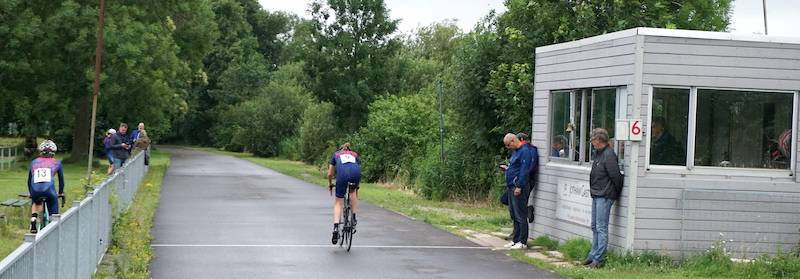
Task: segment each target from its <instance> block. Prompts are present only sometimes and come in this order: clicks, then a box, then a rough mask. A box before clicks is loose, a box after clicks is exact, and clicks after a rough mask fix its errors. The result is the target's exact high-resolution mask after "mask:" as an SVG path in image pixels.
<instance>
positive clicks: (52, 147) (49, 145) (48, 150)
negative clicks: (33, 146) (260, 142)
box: [39, 140, 58, 155]
mask: <svg viewBox="0 0 800 279" xmlns="http://www.w3.org/2000/svg"><path fill="white" fill-rule="evenodd" d="M56 151H58V146H56V143H55V142H53V141H52V140H45V141H43V142H42V143H41V144H39V153H40V154H42V155H55V154H56Z"/></svg>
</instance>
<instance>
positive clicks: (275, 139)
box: [213, 83, 309, 156]
mask: <svg viewBox="0 0 800 279" xmlns="http://www.w3.org/2000/svg"><path fill="white" fill-rule="evenodd" d="M308 96H309V93H307V91H306V90H305V89H304V88H303V87H300V86H296V85H290V84H281V83H270V84H269V85H267V86H266V87H264V88H263V90H262V92H261V93H260V94H259V95H258V96H256V97H255V98H253V99H250V100H247V101H244V102H242V103H240V104H237V105H235V106H231V107H229V108H228V109H226V110H224V111H223V112H222V113H221V115H220V118H219V121H218V123H217V125H216V126H215V128H214V130H213V134H214V139H215V141H216V143H217V145H218V146H220V147H222V148H224V149H225V150H229V151H248V152H252V153H253V154H254V155H256V156H275V155H278V151H279V150H278V145H279V143H280V142H281V140H283V139H285V138H288V137H291V136H292V135H294V134H295V132H296V127H297V125H299V124H300V117H301V114H302V113H303V110H304V109H305V105H306V102H307V101H306V100H307V98H308Z"/></svg>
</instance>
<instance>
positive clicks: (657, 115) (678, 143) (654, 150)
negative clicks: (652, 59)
mask: <svg viewBox="0 0 800 279" xmlns="http://www.w3.org/2000/svg"><path fill="white" fill-rule="evenodd" d="M651 113H652V122H651V123H650V164H653V165H673V166H685V165H686V143H687V139H688V131H689V89H688V88H653V111H652V112H651Z"/></svg>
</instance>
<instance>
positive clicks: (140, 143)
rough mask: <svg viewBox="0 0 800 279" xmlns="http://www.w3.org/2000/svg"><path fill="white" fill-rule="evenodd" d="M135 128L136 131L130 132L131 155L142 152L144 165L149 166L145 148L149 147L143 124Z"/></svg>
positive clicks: (148, 155)
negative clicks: (132, 148) (132, 147)
mask: <svg viewBox="0 0 800 279" xmlns="http://www.w3.org/2000/svg"><path fill="white" fill-rule="evenodd" d="M136 128H137V129H136V130H133V132H131V141H132V142H133V146H134V150H133V152H132V153H133V154H136V153H139V151H142V150H144V151H145V153H144V165H145V166H148V165H150V152H149V150H148V149H147V148H148V147H150V138H149V137H148V136H147V131H145V129H144V123H143V122H140V123H139V125H138V126H136ZM137 148H138V149H137Z"/></svg>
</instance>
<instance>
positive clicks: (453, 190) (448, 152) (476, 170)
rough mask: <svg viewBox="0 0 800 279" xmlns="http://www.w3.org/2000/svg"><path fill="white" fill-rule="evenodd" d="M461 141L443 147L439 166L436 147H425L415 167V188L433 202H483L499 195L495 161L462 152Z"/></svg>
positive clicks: (500, 176) (497, 172) (453, 139)
mask: <svg viewBox="0 0 800 279" xmlns="http://www.w3.org/2000/svg"><path fill="white" fill-rule="evenodd" d="M459 141H460V138H458V137H456V138H452V139H449V140H448V142H447V143H445V160H444V164H442V163H441V159H440V150H439V148H440V147H439V146H438V145H437V144H432V145H429V146H428V149H427V151H426V153H425V156H424V157H422V158H423V159H422V160H420V161H418V162H417V163H416V175H417V177H416V179H415V187H416V189H417V190H418V191H419V192H420V193H421V194H423V195H424V196H425V197H428V198H432V199H437V200H440V199H447V198H454V199H461V200H485V199H487V198H491V199H495V198H497V197H498V196H496V195H498V194H500V193H502V187H503V174H502V173H501V172H499V171H497V170H496V169H497V168H496V167H495V166H496V162H498V161H499V159H498V158H496V157H486V155H485V154H481V153H478V152H473V151H471V150H463V148H464V147H463V146H461V145H459V144H458V143H459Z"/></svg>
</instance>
